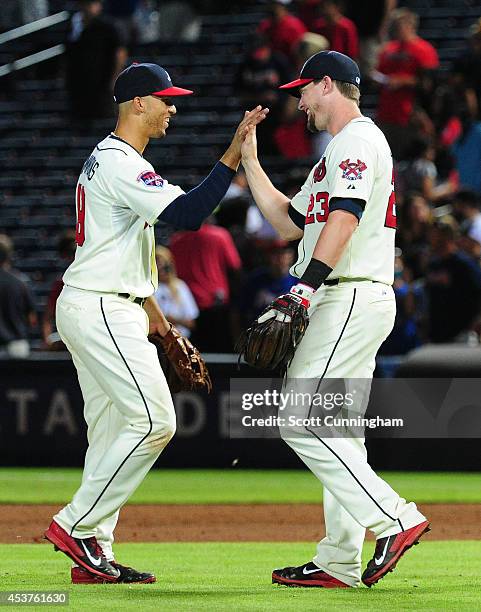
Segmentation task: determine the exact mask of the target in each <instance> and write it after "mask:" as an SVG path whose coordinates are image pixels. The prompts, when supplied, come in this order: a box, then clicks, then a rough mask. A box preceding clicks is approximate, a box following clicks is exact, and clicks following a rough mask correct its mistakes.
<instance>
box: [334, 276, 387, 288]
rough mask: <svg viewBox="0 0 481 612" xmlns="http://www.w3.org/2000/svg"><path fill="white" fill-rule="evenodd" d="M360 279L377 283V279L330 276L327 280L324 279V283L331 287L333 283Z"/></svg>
mask: <svg viewBox="0 0 481 612" xmlns="http://www.w3.org/2000/svg"><path fill="white" fill-rule="evenodd" d="M362 281H364V282H365V281H367V282H371V283H377V282H378V281H374V280H371V279H369V278H342V279H341V278H331V279H329V280H325V281H324V283H323V284H324V285H327V286H328V287H333V286H334V285H339V283H359V282H362Z"/></svg>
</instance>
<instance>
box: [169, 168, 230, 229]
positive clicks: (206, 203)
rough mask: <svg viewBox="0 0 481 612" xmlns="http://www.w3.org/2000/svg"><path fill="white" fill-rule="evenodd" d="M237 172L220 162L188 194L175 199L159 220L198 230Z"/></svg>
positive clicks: (180, 227) (179, 227)
mask: <svg viewBox="0 0 481 612" xmlns="http://www.w3.org/2000/svg"><path fill="white" fill-rule="evenodd" d="M234 174H235V171H234V170H232V168H229V167H228V166H226V165H225V164H223V163H222V162H220V161H218V162H217V163H216V165H215V166H214V167H213V168H212V171H211V172H210V174H209V175H208V176H207V177H206V178H205V179H204V180H203V181H202V183H200V184H199V185H197V187H194V188H193V189H191V190H190V191H188V192H187V193H184V194H182V195H181V196H179V197H178V198H175V200H173V201H172V202H171V203H170V204H169V205H168V206H167V207H166V208H165V209H164V210H163V211H162V212H161V213H160V215H159V217H158V220H159V221H163V222H164V223H169V224H170V225H173V226H174V227H176V228H178V229H184V230H197V229H199V227H200V226H201V225H202V223H203V221H205V219H207V217H208V216H209V215H210V214H212V212H213V211H214V210H215V208H216V207H217V206H218V205H219V202H220V201H221V200H222V198H223V197H224V196H225V194H226V192H227V189H228V188H229V185H230V183H231V180H232V177H233V176H234Z"/></svg>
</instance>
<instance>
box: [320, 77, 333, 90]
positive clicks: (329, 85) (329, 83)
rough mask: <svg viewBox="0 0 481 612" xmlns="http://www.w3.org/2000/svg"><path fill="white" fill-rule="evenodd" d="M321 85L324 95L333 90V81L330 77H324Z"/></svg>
mask: <svg viewBox="0 0 481 612" xmlns="http://www.w3.org/2000/svg"><path fill="white" fill-rule="evenodd" d="M322 83H323V85H324V93H331V92H332V91H333V89H334V81H333V80H332V79H331V77H330V76H325V77H324V78H323V79H322Z"/></svg>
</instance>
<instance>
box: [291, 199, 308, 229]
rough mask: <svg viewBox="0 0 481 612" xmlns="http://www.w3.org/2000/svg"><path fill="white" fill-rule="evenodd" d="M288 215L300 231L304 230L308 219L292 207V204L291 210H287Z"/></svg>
mask: <svg viewBox="0 0 481 612" xmlns="http://www.w3.org/2000/svg"><path fill="white" fill-rule="evenodd" d="M287 214H288V215H289V217H290V219H291V221H292V222H293V223H295V224H296V225H297V227H298V228H299V229H301V230H303V229H304V225H305V223H306V218H305V216H304V215H302V214H301V213H300V212H299V211H298V210H296V209H295V208H294V206H292V204H290V205H289V208H288V209H287Z"/></svg>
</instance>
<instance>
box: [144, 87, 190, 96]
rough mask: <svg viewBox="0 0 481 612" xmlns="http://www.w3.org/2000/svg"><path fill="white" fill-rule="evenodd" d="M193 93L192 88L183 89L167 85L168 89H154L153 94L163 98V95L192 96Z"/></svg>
mask: <svg viewBox="0 0 481 612" xmlns="http://www.w3.org/2000/svg"><path fill="white" fill-rule="evenodd" d="M193 93H194V92H193V91H191V90H190V89H183V88H182V87H167V89H162V90H161V91H154V92H152V94H151V95H152V96H157V97H159V98H162V97H163V96H165V97H168V96H190V95H191V94H193Z"/></svg>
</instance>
